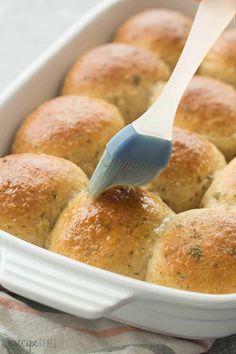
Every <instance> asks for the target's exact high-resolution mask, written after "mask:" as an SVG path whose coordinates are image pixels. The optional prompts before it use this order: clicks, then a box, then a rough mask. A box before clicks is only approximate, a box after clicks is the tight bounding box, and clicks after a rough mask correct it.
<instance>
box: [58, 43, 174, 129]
mask: <svg viewBox="0 0 236 354" xmlns="http://www.w3.org/2000/svg"><path fill="white" fill-rule="evenodd" d="M169 75H170V72H169V68H168V67H167V65H166V64H165V63H164V62H163V61H162V60H159V59H156V58H155V57H154V56H153V55H152V54H151V53H150V52H148V51H145V50H144V49H142V48H137V47H134V46H130V45H127V44H119V43H117V44H106V45H103V46H100V47H97V48H95V49H92V50H90V51H89V52H88V53H86V54H84V55H83V56H82V57H81V58H79V60H78V61H77V62H76V63H75V64H74V65H73V66H72V68H71V70H70V71H69V73H68V75H67V77H66V79H65V82H64V85H63V89H62V94H63V95H87V96H91V97H98V98H102V99H105V100H107V101H108V102H110V103H112V104H114V105H115V106H117V107H118V108H119V109H120V111H121V114H122V116H123V117H124V119H125V121H126V123H129V122H131V121H133V120H134V119H136V118H138V117H139V116H140V115H141V114H142V113H144V112H145V110H146V109H147V107H148V105H149V100H150V94H151V90H152V87H153V85H154V84H156V83H157V82H158V81H166V80H167V79H168V78H169Z"/></svg>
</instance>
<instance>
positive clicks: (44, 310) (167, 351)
mask: <svg viewBox="0 0 236 354" xmlns="http://www.w3.org/2000/svg"><path fill="white" fill-rule="evenodd" d="M212 342H213V341H190V340H183V339H177V338H172V337H168V336H163V335H159V334H154V333H149V332H147V331H143V330H140V329H137V328H133V327H130V326H126V325H122V324H120V323H117V322H114V321H110V320H107V319H101V320H94V321H88V320H84V319H81V318H78V317H75V316H71V315H67V314H64V313H61V312H59V311H56V310H53V309H51V308H48V307H46V306H43V305H40V304H37V303H35V302H33V301H30V300H27V299H25V298H22V297H20V296H18V295H15V294H12V293H10V292H8V291H7V290H5V289H3V288H1V287H0V353H1V354H28V353H36V354H54V353H55V354H82V353H83V354H92V353H93V354H98V353H99V354H108V353H114V354H175V353H176V354H200V353H206V352H207V351H208V350H209V349H210V347H211V345H212Z"/></svg>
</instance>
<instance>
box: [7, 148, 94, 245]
mask: <svg viewBox="0 0 236 354" xmlns="http://www.w3.org/2000/svg"><path fill="white" fill-rule="evenodd" d="M87 185H88V179H87V177H86V175H85V174H84V173H83V171H82V170H81V169H80V168H79V167H78V166H76V165H74V164H73V163H72V162H70V161H67V160H64V159H61V158H58V157H54V156H49V155H37V154H18V155H9V156H6V157H2V158H1V159H0V229H1V230H4V231H6V232H9V233H10V234H12V235H14V236H17V237H19V238H21V239H23V240H25V241H28V242H31V243H33V244H35V245H37V246H42V247H44V244H45V239H46V237H47V236H48V234H49V233H50V231H51V230H52V229H53V227H54V224H55V222H56V220H57V218H58V216H59V215H60V213H61V212H62V210H63V209H64V207H65V206H66V205H67V203H68V202H69V201H70V200H71V199H73V198H74V197H75V195H76V193H78V192H80V191H81V190H83V189H85V188H86V187H87Z"/></svg>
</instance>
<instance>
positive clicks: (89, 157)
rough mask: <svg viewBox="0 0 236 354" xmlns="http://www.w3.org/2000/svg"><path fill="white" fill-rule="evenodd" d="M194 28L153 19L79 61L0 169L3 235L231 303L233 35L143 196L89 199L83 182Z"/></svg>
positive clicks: (197, 85) (179, 18) (157, 90)
mask: <svg viewBox="0 0 236 354" xmlns="http://www.w3.org/2000/svg"><path fill="white" fill-rule="evenodd" d="M191 23H192V19H190V18H189V17H188V16H186V15H185V14H182V13H179V12H176V11H172V10H167V9H158V8H156V9H149V10H146V11H144V12H142V13H138V14H136V15H135V16H133V17H131V18H129V19H127V21H126V22H125V23H123V24H120V27H119V28H118V29H117V32H116V33H115V34H114V38H113V42H112V43H109V44H105V45H101V46H98V47H96V48H90V50H88V51H87V52H86V53H84V54H83V55H82V56H80V57H78V59H77V61H76V62H75V63H74V64H73V66H72V67H71V68H70V69H69V72H68V73H67V75H66V77H65V79H64V82H63V84H62V87H61V91H60V93H61V96H59V97H57V98H54V99H51V100H50V101H47V102H45V103H43V104H41V105H40V106H39V107H38V108H37V107H35V109H34V111H33V112H32V113H30V112H29V115H28V117H26V119H25V120H24V122H23V123H22V126H21V127H20V128H19V130H18V132H16V136H15V138H14V141H13V144H12V152H13V153H14V155H9V156H6V157H2V158H0V229H2V230H4V231H6V232H8V233H10V234H12V235H15V236H17V237H19V238H21V239H23V240H26V241H28V242H31V243H33V244H35V245H38V246H41V247H46V248H47V249H49V250H51V251H53V252H57V253H59V254H61V255H64V256H67V257H71V258H73V259H75V260H78V261H80V262H84V263H86V264H89V265H92V266H95V267H99V268H102V269H105V270H108V271H111V272H115V273H119V274H122V275H126V276H129V277H132V278H136V279H140V280H146V281H148V282H152V283H154V284H160V285H164V286H168V287H172V288H177V289H183V290H189V291H197V292H204V293H213V294H223V293H233V292H236V272H235V269H236V251H235V250H236V177H235V176H236V90H235V87H236V30H235V29H233V30H229V31H226V32H225V33H224V34H223V35H222V36H221V38H220V39H219V40H218V41H217V43H216V44H215V46H214V48H213V49H212V50H211V51H210V53H209V54H208V56H207V57H206V59H205V60H204V62H203V63H202V65H201V67H200V69H199V71H198V75H196V76H195V77H194V78H193V79H192V81H191V83H190V85H189V87H188V88H187V90H186V92H185V94H184V96H183V98H182V101H181V103H180V105H179V108H178V111H177V114H176V119H175V126H176V127H175V129H174V134H173V151H172V155H171V159H170V162H169V165H168V167H167V168H166V169H165V170H164V171H163V172H162V173H161V174H160V175H159V176H157V177H156V178H155V179H154V180H152V181H151V182H150V183H149V184H148V185H145V186H142V188H135V187H130V186H119V187H113V188H111V189H108V190H107V191H105V192H104V193H103V194H102V195H100V196H99V197H98V198H96V199H91V198H90V197H89V196H88V195H87V186H88V178H87V177H86V175H87V176H88V177H90V176H91V175H92V173H93V171H94V169H95V167H96V165H97V163H98V161H99V159H100V157H101V154H102V153H103V150H104V148H105V145H106V143H107V142H108V141H109V140H110V139H111V138H112V136H114V135H115V134H116V133H117V132H118V131H119V130H120V129H122V128H123V126H124V125H125V124H128V123H130V122H132V121H133V120H135V119H136V118H138V117H139V116H140V115H142V114H143V113H144V112H145V111H146V110H147V108H148V107H150V105H151V104H152V103H153V102H154V101H155V99H156V98H157V97H159V95H160V94H161V92H162V90H163V88H164V87H165V85H166V82H167V81H168V79H169V77H170V72H171V70H172V69H173V68H174V66H175V64H176V62H177V60H178V57H179V55H180V53H181V51H182V49H183V47H184V44H185V42H186V39H187V36H188V33H189V31H190V27H191ZM74 50H75V52H76V47H75V48H74ZM234 86H235V87H234ZM42 89H43V88H42ZM157 119H163V122H164V119H165V117H157ZM46 154H47V155H46ZM231 160H232V161H231ZM226 161H227V163H229V164H228V165H226ZM230 161H231V162H230ZM167 205H168V206H167ZM196 208H198V209H196ZM175 212H176V213H180V214H177V215H176V214H175Z"/></svg>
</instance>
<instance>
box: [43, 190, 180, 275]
mask: <svg viewBox="0 0 236 354" xmlns="http://www.w3.org/2000/svg"><path fill="white" fill-rule="evenodd" d="M170 215H173V212H172V211H171V210H170V209H169V208H168V207H167V206H166V205H165V204H164V203H163V202H162V201H161V200H160V199H159V198H158V197H155V196H154V195H152V194H150V193H148V192H145V191H142V190H141V189H138V188H134V187H115V188H111V189H108V190H107V191H105V192H104V193H103V194H101V195H100V196H99V197H98V198H97V199H91V198H89V197H88V196H87V195H86V194H83V193H81V194H80V195H79V196H78V197H77V198H76V199H74V201H73V202H72V203H70V204H69V206H68V207H67V208H66V209H65V210H64V212H63V213H62V214H61V216H60V218H59V219H58V222H57V224H56V226H55V228H54V230H53V232H52V233H51V235H50V236H49V238H48V240H47V244H46V247H47V248H48V249H49V250H51V251H54V252H57V253H60V254H62V255H64V256H68V257H71V258H73V259H75V260H78V261H81V262H84V263H87V264H90V265H93V266H95V267H99V268H103V269H106V270H109V271H112V272H115V273H119V274H123V275H126V276H129V277H133V278H137V279H144V277H145V274H146V267H147V262H148V259H149V257H150V252H151V249H152V247H153V243H154V240H155V238H156V233H155V228H156V227H157V226H159V225H160V224H161V223H162V221H163V220H164V219H165V218H166V217H169V216H170Z"/></svg>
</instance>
